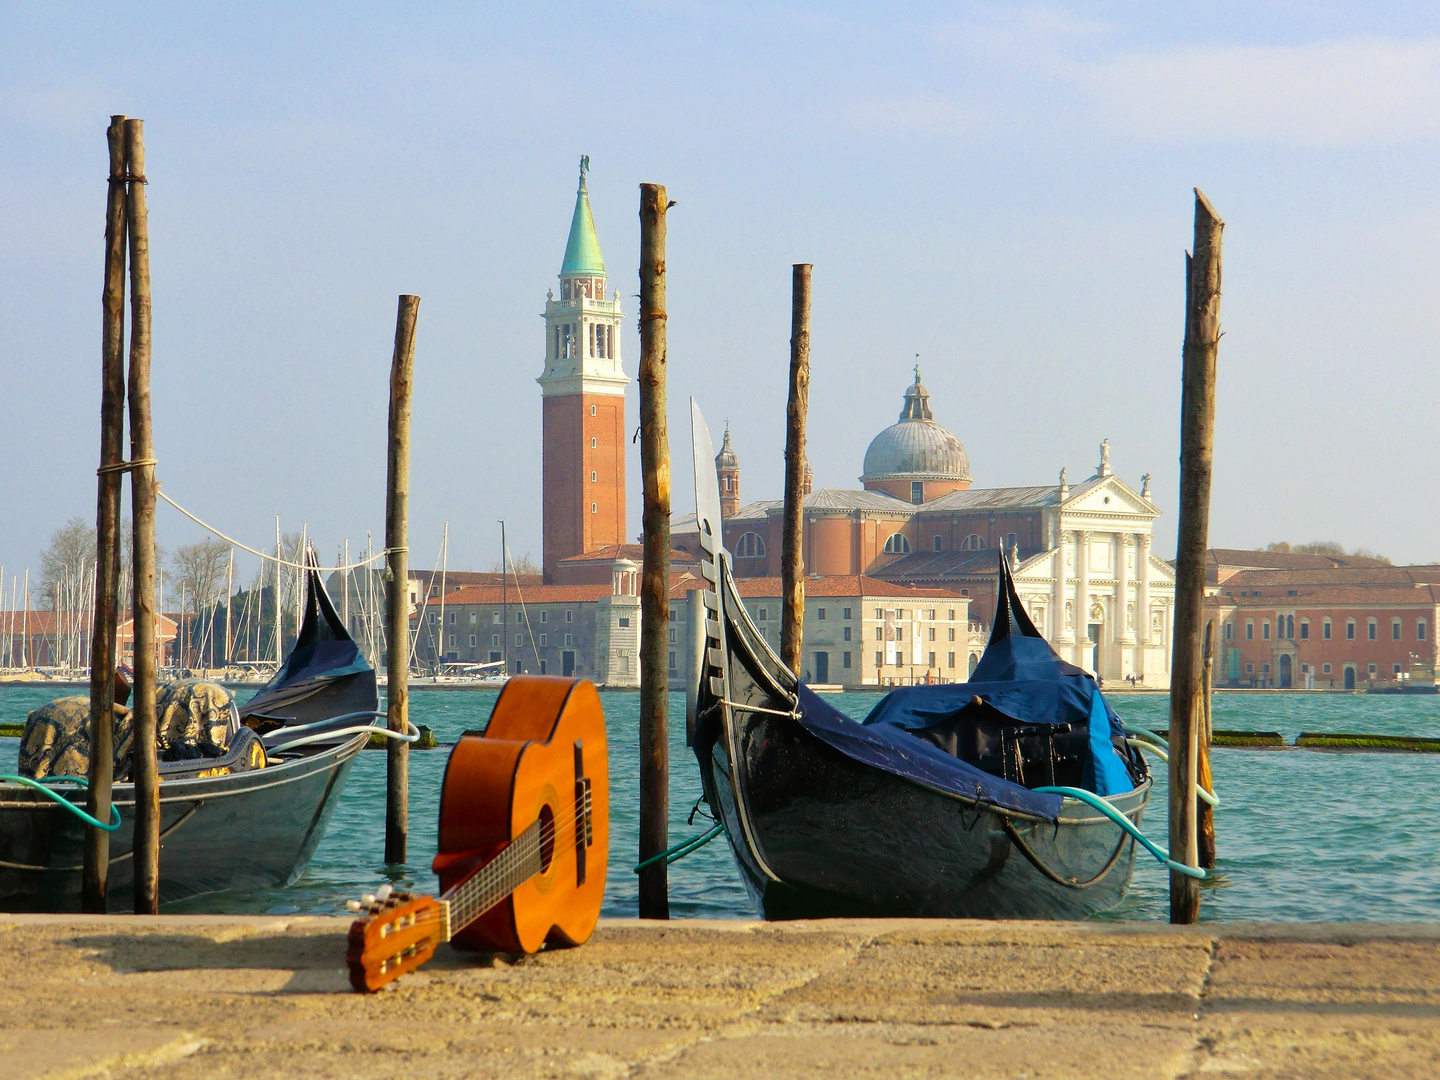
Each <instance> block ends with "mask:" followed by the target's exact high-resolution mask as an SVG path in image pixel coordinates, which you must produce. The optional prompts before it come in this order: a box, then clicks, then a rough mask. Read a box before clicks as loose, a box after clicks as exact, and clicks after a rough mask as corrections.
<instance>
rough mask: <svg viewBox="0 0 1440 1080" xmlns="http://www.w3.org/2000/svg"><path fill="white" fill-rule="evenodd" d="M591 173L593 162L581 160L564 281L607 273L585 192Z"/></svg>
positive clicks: (563, 273) (566, 254)
mask: <svg viewBox="0 0 1440 1080" xmlns="http://www.w3.org/2000/svg"><path fill="white" fill-rule="evenodd" d="M589 171H590V158H589V155H586V156H585V157H582V158H581V159H580V189H579V190H578V191H576V192H575V216H574V217H572V218H571V219H570V239H569V240H568V241H567V242H566V244H565V263H564V265H562V266H561V267H560V276H561V277H568V276H571V275H576V276H582V277H583V276H585V275H587V274H603V273H605V259H604V258H603V257H602V256H601V254H600V241H599V239H598V238H597V237H596V236H595V219H594V218H593V217H591V216H590V192H588V191H587V190H586V189H585V174H586V173H587V172H589Z"/></svg>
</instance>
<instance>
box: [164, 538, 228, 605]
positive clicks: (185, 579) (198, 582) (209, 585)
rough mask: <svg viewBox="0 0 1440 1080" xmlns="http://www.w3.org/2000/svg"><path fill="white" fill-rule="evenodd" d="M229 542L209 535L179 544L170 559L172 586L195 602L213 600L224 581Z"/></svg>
mask: <svg viewBox="0 0 1440 1080" xmlns="http://www.w3.org/2000/svg"><path fill="white" fill-rule="evenodd" d="M229 558H230V545H229V544H227V543H225V541H223V540H219V539H216V538H214V537H210V538H208V539H205V540H201V541H199V542H197V543H194V544H182V545H181V546H180V547H178V548H176V549H175V556H174V558H173V559H171V560H170V565H171V566H172V568H173V574H174V576H173V578H172V580H173V581H174V583H175V585H176V586H177V587H179V588H181V589H183V590H184V591H185V595H186V597H188V598H191V599H193V600H194V601H195V603H196V604H197V605H208V604H211V603H214V602H215V600H216V598H217V597H218V596H219V593H220V586H221V583H222V582H223V581H224V580H225V566H226V563H227V562H228V560H229Z"/></svg>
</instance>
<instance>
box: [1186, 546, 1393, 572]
mask: <svg viewBox="0 0 1440 1080" xmlns="http://www.w3.org/2000/svg"><path fill="white" fill-rule="evenodd" d="M1205 562H1206V563H1207V564H1208V565H1212V566H1223V567H1226V568H1227V569H1231V570H1333V569H1338V568H1340V567H1382V566H1389V565H1390V564H1389V563H1387V562H1384V561H1382V560H1380V559H1371V558H1367V557H1365V556H1363V555H1317V554H1315V553H1314V552H1308V551H1247V550H1245V549H1243V548H1211V549H1210V550H1209V551H1207V552H1205Z"/></svg>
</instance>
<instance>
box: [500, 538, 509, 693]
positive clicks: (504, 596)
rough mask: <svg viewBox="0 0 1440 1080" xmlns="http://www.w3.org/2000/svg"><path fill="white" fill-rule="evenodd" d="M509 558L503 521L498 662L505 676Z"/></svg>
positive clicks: (507, 668) (507, 658)
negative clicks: (500, 623)
mask: <svg viewBox="0 0 1440 1080" xmlns="http://www.w3.org/2000/svg"><path fill="white" fill-rule="evenodd" d="M508 566H509V556H508V555H506V553H505V521H504V519H503V518H502V519H501V521H500V611H501V615H500V621H501V622H502V623H504V624H505V625H504V626H503V627H502V628H501V634H500V661H501V663H503V664H504V665H505V674H506V675H509V674H510V585H509V581H510V578H509V577H508V575H507V574H506V571H507V569H508Z"/></svg>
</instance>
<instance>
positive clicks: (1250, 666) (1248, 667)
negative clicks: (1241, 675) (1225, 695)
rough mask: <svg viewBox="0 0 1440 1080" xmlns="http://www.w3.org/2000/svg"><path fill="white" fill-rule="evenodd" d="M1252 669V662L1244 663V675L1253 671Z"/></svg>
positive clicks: (1253, 666)
mask: <svg viewBox="0 0 1440 1080" xmlns="http://www.w3.org/2000/svg"><path fill="white" fill-rule="evenodd" d="M1254 670H1255V665H1254V664H1246V665H1245V674H1246V675H1249V674H1250V673H1251V672H1253V671H1254Z"/></svg>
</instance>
